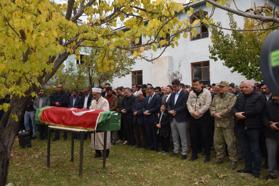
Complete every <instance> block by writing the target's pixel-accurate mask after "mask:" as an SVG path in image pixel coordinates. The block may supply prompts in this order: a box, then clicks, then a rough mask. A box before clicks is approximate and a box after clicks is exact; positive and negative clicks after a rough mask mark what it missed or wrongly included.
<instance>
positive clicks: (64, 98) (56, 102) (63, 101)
mask: <svg viewBox="0 0 279 186" xmlns="http://www.w3.org/2000/svg"><path fill="white" fill-rule="evenodd" d="M68 105H69V96H68V94H66V93H65V92H64V90H63V85H62V84H59V85H57V86H56V90H55V93H54V94H52V95H51V96H50V106H55V107H68ZM59 138H60V133H59V131H55V133H54V138H53V141H56V140H59ZM64 139H67V133H66V132H64Z"/></svg>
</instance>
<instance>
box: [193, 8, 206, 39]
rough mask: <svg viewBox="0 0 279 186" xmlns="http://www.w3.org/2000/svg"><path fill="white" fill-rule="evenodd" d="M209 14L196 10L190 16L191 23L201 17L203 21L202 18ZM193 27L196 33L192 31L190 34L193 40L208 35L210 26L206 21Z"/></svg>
mask: <svg viewBox="0 0 279 186" xmlns="http://www.w3.org/2000/svg"><path fill="white" fill-rule="evenodd" d="M207 14H208V13H207V12H205V11H202V10H200V11H198V12H195V13H194V14H193V15H192V16H191V18H190V23H191V24H192V23H193V22H194V21H195V20H197V19H199V20H200V21H201V22H202V19H204V18H205V17H206V16H207ZM193 29H194V31H193V32H194V33H192V32H191V34H190V37H191V40H196V39H202V38H207V37H208V28H207V26H206V25H205V24H204V23H199V24H197V25H195V27H194V28H193Z"/></svg>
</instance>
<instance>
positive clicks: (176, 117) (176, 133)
mask: <svg viewBox="0 0 279 186" xmlns="http://www.w3.org/2000/svg"><path fill="white" fill-rule="evenodd" d="M172 88H173V91H174V92H173V93H172V94H171V96H170V98H169V105H168V113H169V115H170V117H171V124H170V126H171V134H172V140H173V153H174V154H179V149H181V159H184V160H185V159H187V151H188V146H187V139H189V137H188V136H187V135H188V132H187V130H189V129H188V127H187V125H188V118H187V107H186V102H187V99H188V95H187V94H186V93H185V92H184V91H182V87H181V85H180V81H179V80H178V79H175V80H173V81H172ZM180 144H181V148H180Z"/></svg>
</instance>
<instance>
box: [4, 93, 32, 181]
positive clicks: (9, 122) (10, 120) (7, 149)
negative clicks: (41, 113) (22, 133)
mask: <svg viewBox="0 0 279 186" xmlns="http://www.w3.org/2000/svg"><path fill="white" fill-rule="evenodd" d="M27 100H28V98H26V97H25V98H12V99H11V101H10V109H9V111H8V112H6V113H5V114H4V116H3V117H2V119H1V122H0V186H4V185H5V184H6V182H7V177H8V169H9V162H10V155H11V152H12V146H13V144H14V140H15V137H16V135H17V133H18V129H19V121H15V119H14V117H13V116H14V115H15V116H17V117H18V119H19V117H20V116H21V115H22V113H23V111H24V106H25V104H26V101H27Z"/></svg>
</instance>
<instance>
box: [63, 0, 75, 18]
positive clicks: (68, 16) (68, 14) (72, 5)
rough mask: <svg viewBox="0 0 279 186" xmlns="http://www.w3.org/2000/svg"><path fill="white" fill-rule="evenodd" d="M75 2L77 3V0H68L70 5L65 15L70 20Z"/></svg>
mask: <svg viewBox="0 0 279 186" xmlns="http://www.w3.org/2000/svg"><path fill="white" fill-rule="evenodd" d="M74 4H75V0H68V7H67V11H66V16H65V17H66V19H67V20H70V19H71V17H72V13H73V8H74Z"/></svg>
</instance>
